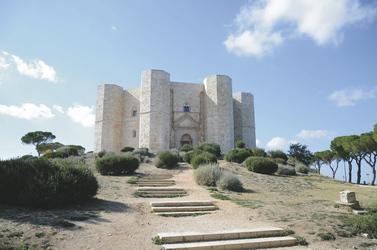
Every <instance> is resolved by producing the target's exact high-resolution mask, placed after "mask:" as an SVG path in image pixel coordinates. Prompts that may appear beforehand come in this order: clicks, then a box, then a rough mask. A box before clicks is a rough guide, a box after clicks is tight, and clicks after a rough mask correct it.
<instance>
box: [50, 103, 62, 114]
mask: <svg viewBox="0 0 377 250" xmlns="http://www.w3.org/2000/svg"><path fill="white" fill-rule="evenodd" d="M52 108H53V109H55V110H56V111H58V112H59V113H61V114H64V111H63V108H62V107H61V106H58V105H54V106H53V107H52Z"/></svg>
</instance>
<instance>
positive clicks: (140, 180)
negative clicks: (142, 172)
mask: <svg viewBox="0 0 377 250" xmlns="http://www.w3.org/2000/svg"><path fill="white" fill-rule="evenodd" d="M138 182H169V183H170V182H173V183H174V180H143V179H139V180H138Z"/></svg>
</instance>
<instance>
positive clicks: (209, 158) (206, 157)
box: [191, 152, 217, 169]
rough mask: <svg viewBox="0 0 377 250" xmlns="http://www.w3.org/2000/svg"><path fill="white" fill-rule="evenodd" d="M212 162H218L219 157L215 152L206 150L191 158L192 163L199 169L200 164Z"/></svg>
mask: <svg viewBox="0 0 377 250" xmlns="http://www.w3.org/2000/svg"><path fill="white" fill-rule="evenodd" d="M211 163H217V157H216V155H214V154H211V153H208V152H204V153H201V154H200V155H197V156H194V158H192V160H191V165H192V167H193V168H194V169H197V168H198V167H199V166H200V165H206V164H211Z"/></svg>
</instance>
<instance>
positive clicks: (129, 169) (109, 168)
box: [96, 155, 140, 175]
mask: <svg viewBox="0 0 377 250" xmlns="http://www.w3.org/2000/svg"><path fill="white" fill-rule="evenodd" d="M139 165H140V162H139V159H138V158H137V157H135V156H132V155H110V156H106V157H102V158H101V159H98V160H97V161H96V169H97V171H98V172H99V173H101V174H102V175H107V174H122V173H124V174H132V173H134V172H135V170H136V169H138V168H139Z"/></svg>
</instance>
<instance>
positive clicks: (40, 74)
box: [12, 55, 58, 82]
mask: <svg viewBox="0 0 377 250" xmlns="http://www.w3.org/2000/svg"><path fill="white" fill-rule="evenodd" d="M12 58H13V60H14V62H15V63H16V64H17V70H18V72H20V74H21V75H26V76H29V77H32V78H37V79H46V80H48V81H50V82H57V81H58V78H57V76H56V72H55V70H54V68H53V67H51V66H48V65H47V64H46V63H44V62H43V61H41V60H35V61H33V62H32V63H30V64H27V63H25V62H24V61H23V60H22V59H20V58H19V57H18V56H15V55H12Z"/></svg>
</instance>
